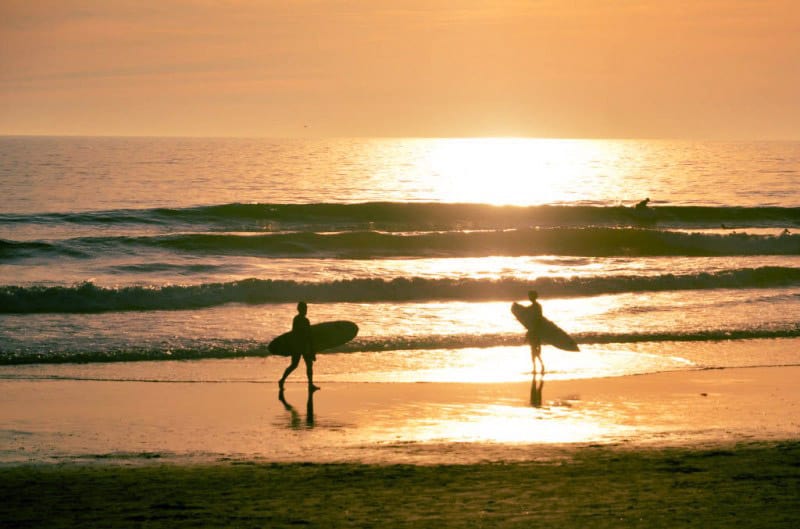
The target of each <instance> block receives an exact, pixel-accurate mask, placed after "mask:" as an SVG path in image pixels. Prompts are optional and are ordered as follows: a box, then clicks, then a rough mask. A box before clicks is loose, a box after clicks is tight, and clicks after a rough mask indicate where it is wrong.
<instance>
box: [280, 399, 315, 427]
mask: <svg viewBox="0 0 800 529" xmlns="http://www.w3.org/2000/svg"><path fill="white" fill-rule="evenodd" d="M314 393H315V392H314V391H312V390H309V391H308V398H307V400H306V421H305V425H304V424H302V423H301V417H300V413H298V411H297V409H296V408H295V407H294V406H292V405H291V404H289V402H288V401H287V400H286V396H285V394H284V391H283V390H281V391H280V392H279V393H278V400H279V401H281V404H283V407H284V408H286V411H288V412H289V415H290V416H291V419H290V422H289V427H290V428H291V429H292V430H300V429H303V428H313V427H314Z"/></svg>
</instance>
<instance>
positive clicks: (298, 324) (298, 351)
mask: <svg viewBox="0 0 800 529" xmlns="http://www.w3.org/2000/svg"><path fill="white" fill-rule="evenodd" d="M307 313H308V305H306V302H305V301H301V302H300V303H298V304H297V315H296V316H295V317H294V319H293V320H292V342H293V350H292V363H291V364H289V367H287V368H286V371H284V372H283V376H282V377H281V379H280V381H279V382H278V387H279V388H280V390H281V391H283V384H284V382H286V377H288V376H289V375H290V374H291V372H292V371H294V370H295V369H296V368H297V366H298V365H299V364H300V357H302V358H303V361H305V363H306V376H307V377H308V390H309V391H316V390H318V389H319V386H315V385H314V360H316V355H315V354H314V351H313V350H312V348H311V322H310V321H308V318H307V317H306V314H307Z"/></svg>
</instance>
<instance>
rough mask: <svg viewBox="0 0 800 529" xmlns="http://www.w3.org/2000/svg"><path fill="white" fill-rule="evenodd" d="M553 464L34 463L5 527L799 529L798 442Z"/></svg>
mask: <svg viewBox="0 0 800 529" xmlns="http://www.w3.org/2000/svg"><path fill="white" fill-rule="evenodd" d="M565 455H566V457H564V458H562V459H556V460H550V461H547V462H522V463H511V464H501V463H486V464H477V465H422V466H419V465H361V464H304V463H290V464H277V463H272V464H270V463H254V462H242V461H240V462H227V463H217V464H211V465H183V466H181V465H173V464H161V465H145V466H138V467H123V466H119V465H100V466H98V465H75V464H69V465H65V466H60V465H23V466H13V467H6V468H2V469H0V498H2V501H0V526H2V527H52V528H58V527H298V526H301V527H302V526H307V527H437V528H439V527H524V528H530V527H648V528H653V527H670V528H672V527H703V528H708V527H787V528H788V527H800V442H796V441H792V442H772V443H751V444H746V445H738V446H729V447H720V448H715V449H704V450H693V449H688V448H661V449H637V450H631V449H619V448H616V449H615V448H608V447H605V448H601V447H582V448H575V449H573V450H571V451H569V452H567V453H565Z"/></svg>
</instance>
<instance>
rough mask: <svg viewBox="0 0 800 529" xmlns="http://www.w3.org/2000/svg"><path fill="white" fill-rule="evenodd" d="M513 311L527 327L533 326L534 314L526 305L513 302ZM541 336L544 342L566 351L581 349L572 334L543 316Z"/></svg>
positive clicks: (540, 328)
mask: <svg viewBox="0 0 800 529" xmlns="http://www.w3.org/2000/svg"><path fill="white" fill-rule="evenodd" d="M511 312H512V313H513V314H514V316H515V317H516V318H517V320H518V321H519V322H520V323H521V324H522V325H524V326H525V328H526V329H530V328H531V325H532V324H533V322H532V321H531V316H532V314H531V313H530V311H529V310H527V308H526V307H524V306H522V305H520V304H519V303H512V304H511ZM539 337H540V338H541V340H542V344H547V345H552V346H553V347H557V348H559V349H563V350H565V351H580V348H579V347H578V344H577V343H575V340H574V339H573V338H572V336H570V335H569V334H567V332H566V331H565V330H564V329H562V328H561V327H559V326H558V325H556V324H555V323H553V322H552V321H550V320H548V319H547V318H545V317H542V323H541V325H540V326H539Z"/></svg>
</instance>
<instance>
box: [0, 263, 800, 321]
mask: <svg viewBox="0 0 800 529" xmlns="http://www.w3.org/2000/svg"><path fill="white" fill-rule="evenodd" d="M797 284H800V268H791V267H779V266H765V267H758V268H741V269H733V270H726V271H720V272H714V273H694V274H683V275H673V274H666V275H655V276H636V275H620V276H601V277H543V278H539V279H536V280H533V281H529V280H523V279H518V278H510V279H498V280H491V279H448V278H441V279H427V278H416V277H412V278H403V277H400V278H394V279H367V278H364V279H346V280H338V281H330V282H318V283H314V282H302V281H291V280H270V279H246V280H242V281H232V282H226V283H206V284H200V285H169V286H159V287H143V286H129V287H121V288H110V287H102V286H97V285H95V284H93V283H89V282H87V283H81V284H79V285H74V286H44V285H35V286H17V285H11V286H2V287H0V313H21V314H29V313H43V312H62V313H90V312H105V311H141V310H185V309H200V308H207V307H214V306H218V305H223V304H226V303H251V304H262V303H290V302H295V301H296V300H298V299H305V300H307V301H309V302H316V303H325V302H385V301H395V302H397V301H429V300H450V301H452V300H464V301H489V300H497V301H502V300H513V299H516V298H517V297H518V295H519V293H520V292H524V291H526V290H528V289H530V288H535V289H536V290H538V291H539V293H540V294H541V295H543V296H548V297H573V296H590V295H599V294H614V293H624V292H646V291H674V290H705V289H723V288H724V289H739V288H779V287H786V286H792V285H797Z"/></svg>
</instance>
